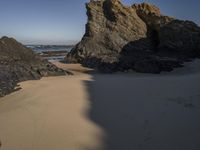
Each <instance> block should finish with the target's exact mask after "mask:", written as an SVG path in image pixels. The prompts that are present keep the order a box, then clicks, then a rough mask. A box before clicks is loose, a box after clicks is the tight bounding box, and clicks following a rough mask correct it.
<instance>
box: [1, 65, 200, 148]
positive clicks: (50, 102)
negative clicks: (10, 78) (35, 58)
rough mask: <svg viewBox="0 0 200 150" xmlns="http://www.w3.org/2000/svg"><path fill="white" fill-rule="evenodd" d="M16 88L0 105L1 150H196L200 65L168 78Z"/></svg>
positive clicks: (88, 78)
mask: <svg viewBox="0 0 200 150" xmlns="http://www.w3.org/2000/svg"><path fill="white" fill-rule="evenodd" d="M56 65H58V66H60V67H62V68H68V69H70V70H72V71H73V73H74V74H75V75H74V76H63V77H50V78H43V79H42V80H40V81H27V82H23V83H21V84H20V85H21V87H22V90H20V91H17V92H15V93H12V94H11V95H8V96H6V97H4V98H1V99H0V140H1V142H2V147H1V148H0V150H98V149H100V150H103V149H105V150H188V149H191V150H199V149H200V140H199V139H200V119H199V118H200V101H199V100H200V84H199V83H200V72H199V70H200V61H196V62H195V63H188V65H187V67H186V68H181V69H177V70H176V71H174V72H172V73H163V74H161V75H149V74H148V75H147V74H139V73H134V72H133V73H128V74H123V73H118V74H112V75H106V74H99V73H95V74H93V73H92V74H86V73H87V72H90V71H91V70H90V69H88V68H83V67H81V66H80V65H78V64H76V65H64V64H60V63H56Z"/></svg>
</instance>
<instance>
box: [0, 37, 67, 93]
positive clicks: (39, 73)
mask: <svg viewBox="0 0 200 150" xmlns="http://www.w3.org/2000/svg"><path fill="white" fill-rule="evenodd" d="M66 74H68V73H67V72H66V71H64V70H62V69H59V68H57V67H56V66H55V65H53V64H51V63H49V62H48V61H47V60H43V59H41V58H40V57H39V56H38V55H36V54H35V53H34V52H33V51H32V50H31V49H28V48H26V47H25V46H23V45H22V44H20V43H18V42H17V41H16V40H15V39H13V38H8V37H2V38H1V39H0V96H4V95H6V94H8V93H10V92H12V91H13V90H14V88H15V87H16V85H17V83H18V82H21V81H26V80H36V79H40V78H41V77H43V76H55V75H66Z"/></svg>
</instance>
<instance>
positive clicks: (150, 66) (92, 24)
mask: <svg viewBox="0 0 200 150" xmlns="http://www.w3.org/2000/svg"><path fill="white" fill-rule="evenodd" d="M86 8H87V16H88V23H87V25H86V33H85V35H84V37H83V38H82V40H81V42H80V43H78V44H77V45H76V47H75V48H74V49H73V50H72V51H71V52H70V53H69V54H68V55H67V56H66V62H72V63H74V62H78V63H82V64H83V65H86V66H88V67H93V68H98V69H99V70H101V71H104V72H113V71H126V70H130V69H131V70H132V69H133V70H136V71H138V72H145V73H160V72H162V71H171V70H173V69H174V68H176V67H181V66H182V64H183V62H184V61H188V60H191V59H192V58H197V57H200V28H199V27H198V26H197V25H196V24H195V23H193V22H190V21H181V20H177V19H174V18H172V17H169V16H165V15H162V13H161V11H160V9H159V8H157V7H156V6H154V5H151V4H148V3H142V4H134V5H132V6H130V7H127V6H124V5H123V4H122V3H121V2H120V0H98V1H95V0H91V1H90V2H89V3H87V4H86ZM166 58H167V59H166Z"/></svg>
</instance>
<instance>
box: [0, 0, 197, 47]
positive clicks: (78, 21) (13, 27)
mask: <svg viewBox="0 0 200 150" xmlns="http://www.w3.org/2000/svg"><path fill="white" fill-rule="evenodd" d="M88 1H89V0H0V36H4V35H6V36H9V37H14V38H16V39H17V40H19V41H20V42H22V43H24V44H71V43H74V42H77V41H79V40H80V39H81V37H82V35H83V34H84V30H85V23H86V21H87V18H86V9H85V5H84V3H85V2H88ZM122 2H123V3H124V4H126V5H128V4H133V3H140V2H144V0H122ZM145 2H150V3H153V4H155V5H157V6H158V7H160V9H161V11H162V12H163V14H167V15H170V16H174V17H176V18H180V19H184V20H185V19H187V20H192V21H195V22H196V23H198V24H200V0H145Z"/></svg>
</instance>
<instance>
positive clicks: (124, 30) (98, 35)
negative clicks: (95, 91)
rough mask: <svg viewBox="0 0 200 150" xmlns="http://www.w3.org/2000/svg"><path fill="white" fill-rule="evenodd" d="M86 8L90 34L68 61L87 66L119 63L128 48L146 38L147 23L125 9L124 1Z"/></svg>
mask: <svg viewBox="0 0 200 150" xmlns="http://www.w3.org/2000/svg"><path fill="white" fill-rule="evenodd" d="M86 7H87V15H88V23H87V25H86V33H85V35H84V37H83V39H82V41H81V42H80V43H79V44H78V45H77V46H76V47H75V48H74V49H73V50H72V51H71V53H70V54H69V55H68V58H67V60H68V61H71V62H81V63H86V62H87V59H90V58H92V57H95V58H97V59H101V60H102V61H103V62H108V63H113V62H116V61H117V60H118V59H117V57H118V56H119V53H120V52H121V50H122V48H123V46H124V45H126V44H127V43H129V42H130V41H135V40H139V39H141V38H146V33H147V28H146V25H145V23H144V22H143V21H142V20H141V19H140V18H139V17H138V15H137V14H136V11H135V10H134V9H133V8H131V7H125V6H123V5H122V3H121V2H120V1H118V0H106V1H93V0H92V1H90V3H88V4H86ZM90 61H91V60H90Z"/></svg>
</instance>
